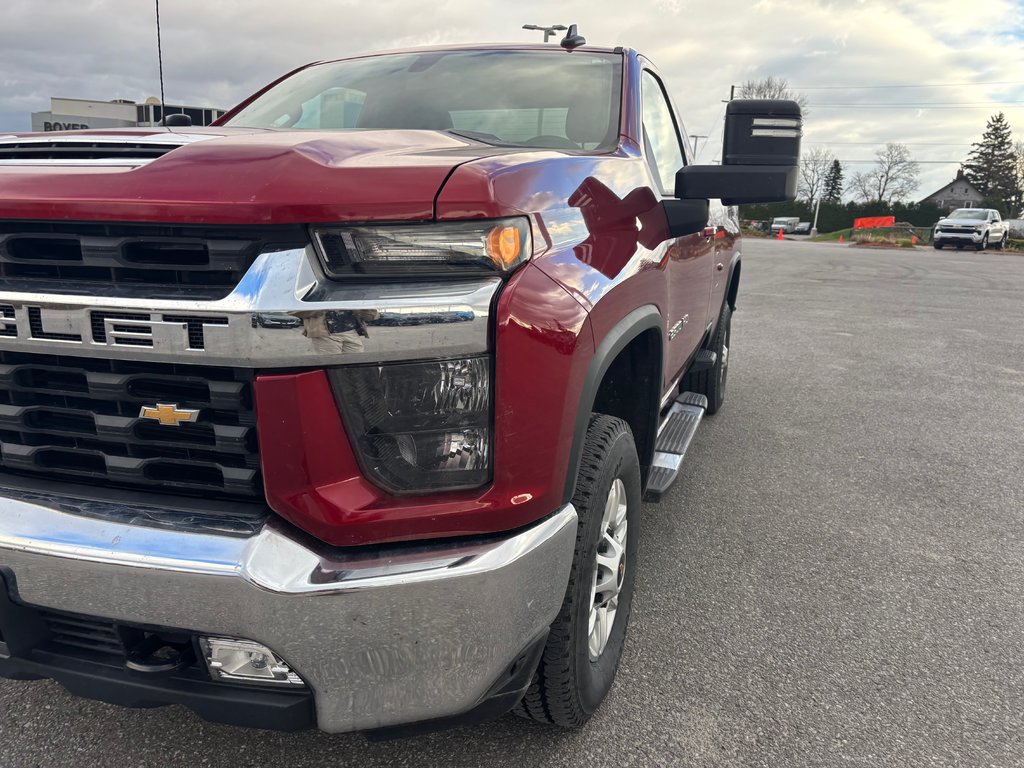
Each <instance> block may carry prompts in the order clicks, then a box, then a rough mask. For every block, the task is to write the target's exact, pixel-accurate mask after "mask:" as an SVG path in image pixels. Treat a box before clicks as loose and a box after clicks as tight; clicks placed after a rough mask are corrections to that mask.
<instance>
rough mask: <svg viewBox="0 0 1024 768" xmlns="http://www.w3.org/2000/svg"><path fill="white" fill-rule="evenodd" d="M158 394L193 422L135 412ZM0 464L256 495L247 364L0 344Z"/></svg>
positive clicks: (174, 489)
mask: <svg viewBox="0 0 1024 768" xmlns="http://www.w3.org/2000/svg"><path fill="white" fill-rule="evenodd" d="M158 403H171V404H176V405H177V406H178V407H180V408H190V409H198V410H199V411H200V415H199V418H198V419H197V421H196V422H194V423H181V424H179V425H177V426H169V425H162V424H160V423H158V422H157V421H154V420H149V419H144V418H142V417H141V416H140V411H141V408H142V406H144V405H146V406H153V405H156V404H158ZM0 466H2V467H3V468H6V469H7V470H10V471H16V472H26V473H31V474H42V475H49V476H53V477H55V478H58V479H60V478H66V479H75V480H78V481H85V482H99V483H105V484H113V485H119V486H126V487H140V486H142V487H145V488H147V489H152V490H160V491H164V492H171V493H182V494H202V495H208V494H214V495H217V496H226V497H233V498H240V499H253V498H259V497H261V496H262V481H261V477H260V466H259V453H258V446H257V442H256V419H255V413H254V410H253V404H252V372H251V371H245V370H240V369H233V368H215V367H212V366H194V365H174V364H164V363H141V362H128V361H124V362H121V361H110V360H93V359H88V358H69V357H60V356H52V355H35V354H26V353H18V352H0Z"/></svg>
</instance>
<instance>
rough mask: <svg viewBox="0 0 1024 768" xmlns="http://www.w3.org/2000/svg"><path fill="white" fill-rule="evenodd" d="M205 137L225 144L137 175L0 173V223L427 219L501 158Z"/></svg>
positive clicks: (123, 171) (382, 134) (418, 141)
mask: <svg viewBox="0 0 1024 768" xmlns="http://www.w3.org/2000/svg"><path fill="white" fill-rule="evenodd" d="M190 132H192V131H191V129H190ZM207 132H208V133H213V134H214V135H215V136H216V135H217V134H225V133H227V135H222V136H217V137H216V138H211V139H208V140H204V141H197V142H194V143H192V144H186V145H184V146H181V147H178V148H177V149H174V150H172V151H171V152H168V153H167V154H166V155H164V156H163V157H160V158H157V159H156V160H153V161H152V162H150V163H148V164H147V165H143V166H141V167H137V168H113V167H93V168H88V169H86V168H82V167H67V166H50V167H40V166H31V167H28V166H21V167H4V168H2V169H0V180H2V182H0V211H2V214H3V216H4V218H8V219H44V220H65V221H86V220H87V221H140V222H173V223H178V224H187V223H194V224H295V223H313V222H335V221H371V220H378V221H380V220H395V221H397V220H409V219H430V218H431V217H432V216H433V213H434V210H433V201H434V196H435V195H436V194H437V191H438V190H439V189H440V188H441V185H442V184H443V183H444V180H445V178H446V177H447V176H448V174H449V173H450V172H451V170H452V169H453V168H454V167H456V166H457V165H459V164H460V163H465V162H467V161H470V160H474V159H476V158H479V157H486V156H487V155H489V154H494V153H495V152H500V151H506V150H497V149H496V148H494V147H489V146H486V145H483V144H479V143H477V142H473V141H469V140H466V139H459V138H457V137H455V136H451V135H448V134H444V133H440V132H438V131H349V132H345V133H338V132H330V131H322V132H321V131H289V132H276V131H257V130H255V129H244V130H241V129H217V130H214V131H207ZM96 133H97V132H91V133H90V134H89V135H95V134H96ZM113 133H116V134H118V135H124V134H125V132H124V131H117V132H113ZM139 134H140V135H152V134H153V131H152V130H143V131H141V132H139ZM65 135H67V134H65Z"/></svg>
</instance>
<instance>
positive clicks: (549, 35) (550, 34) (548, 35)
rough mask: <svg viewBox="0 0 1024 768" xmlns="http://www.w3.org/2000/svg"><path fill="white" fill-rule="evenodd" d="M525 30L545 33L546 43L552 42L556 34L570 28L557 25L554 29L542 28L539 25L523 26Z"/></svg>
mask: <svg viewBox="0 0 1024 768" xmlns="http://www.w3.org/2000/svg"><path fill="white" fill-rule="evenodd" d="M523 29H529V30H531V31H533V32H543V33H544V42H545V43H546V42H547V41H548V40H550V39H551V38H552V37H553V36H554V34H555V33H556V32H562V31H564V30H566V29H568V27H566V26H565V25H563V24H555V25H554V26H552V27H542V26H539V25H537V24H523Z"/></svg>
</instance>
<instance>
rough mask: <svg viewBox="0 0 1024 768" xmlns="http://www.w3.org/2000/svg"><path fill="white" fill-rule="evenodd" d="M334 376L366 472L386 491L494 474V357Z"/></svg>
mask: <svg viewBox="0 0 1024 768" xmlns="http://www.w3.org/2000/svg"><path fill="white" fill-rule="evenodd" d="M329 376H330V380H331V384H332V386H333V387H334V392H335V397H336V398H337V400H338V403H339V405H340V406H341V410H342V414H343V416H344V419H345V428H346V430H347V431H348V433H349V437H350V438H351V439H352V442H353V445H354V447H355V448H356V453H357V454H358V457H359V460H360V462H361V464H362V466H363V470H364V471H365V472H366V474H367V476H368V477H369V478H370V479H371V480H373V481H374V482H375V483H376V484H378V485H380V486H381V487H382V488H384V489H385V490H387V491H389V492H391V493H398V494H401V493H416V492H419V491H440V490H454V489H459V488H476V487H479V486H481V485H484V484H485V483H487V482H488V481H489V480H490V479H491V381H490V379H491V361H490V358H488V357H469V358H460V359H456V360H432V361H429V362H423V363H400V364H392V365H372V366H346V367H343V368H334V369H332V370H330V371H329Z"/></svg>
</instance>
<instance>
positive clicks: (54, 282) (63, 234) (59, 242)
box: [0, 221, 306, 299]
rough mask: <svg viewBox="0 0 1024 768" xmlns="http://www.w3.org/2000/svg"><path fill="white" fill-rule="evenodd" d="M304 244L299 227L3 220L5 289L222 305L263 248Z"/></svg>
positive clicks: (1, 282) (0, 267) (0, 245)
mask: <svg viewBox="0 0 1024 768" xmlns="http://www.w3.org/2000/svg"><path fill="white" fill-rule="evenodd" d="M305 242H306V235H305V233H304V232H303V231H302V230H301V228H297V227H253V228H249V227H246V228H238V227H201V226H162V225H154V224H139V225H132V224H97V223H64V222H19V221H0V289H3V288H7V289H13V290H35V291H38V292H40V293H59V294H71V295H89V294H90V293H91V292H93V291H94V290H95V289H94V288H93V287H92V286H97V285H109V286H111V287H112V289H113V290H112V294H113V295H129V294H130V295H131V296H136V297H139V296H141V297H148V298H190V299H219V298H223V297H224V296H227V295H228V294H229V293H230V292H231V290H232V289H233V288H234V287H235V286H236V285H237V284H238V282H239V280H241V278H242V276H243V275H244V274H245V271H246V270H247V269H248V268H249V266H250V265H251V264H252V262H253V261H254V260H255V258H256V256H257V255H258V254H259V253H260V251H261V250H264V249H268V250H273V249H275V248H283V247H293V246H296V245H298V246H300V247H302V246H304V245H305Z"/></svg>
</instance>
